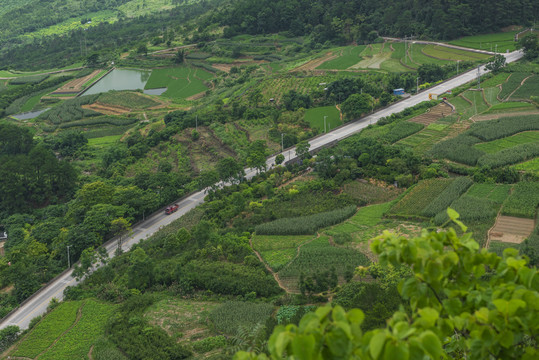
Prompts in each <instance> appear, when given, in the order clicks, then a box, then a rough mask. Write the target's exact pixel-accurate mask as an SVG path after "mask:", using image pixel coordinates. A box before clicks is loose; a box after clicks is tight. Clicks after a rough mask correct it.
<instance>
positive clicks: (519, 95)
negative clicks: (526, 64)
mask: <svg viewBox="0 0 539 360" xmlns="http://www.w3.org/2000/svg"><path fill="white" fill-rule="evenodd" d="M532 95H535V96H538V95H539V75H533V76H530V77H529V78H528V79H526V81H524V84H522V86H520V87H519V88H518V89H517V91H515V92H514V93H513V94H512V95H511V97H510V99H511V100H528V99H530V97H531V96H532Z"/></svg>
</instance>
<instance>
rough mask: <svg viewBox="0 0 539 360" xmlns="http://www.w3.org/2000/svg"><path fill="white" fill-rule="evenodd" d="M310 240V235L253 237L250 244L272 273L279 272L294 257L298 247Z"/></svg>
mask: <svg viewBox="0 0 539 360" xmlns="http://www.w3.org/2000/svg"><path fill="white" fill-rule="evenodd" d="M312 238H313V236H312V235H300V236H297V235H293V236H271V235H254V236H253V239H252V243H253V247H254V249H255V250H256V251H258V252H259V253H260V255H261V256H262V258H263V259H264V261H265V262H266V264H268V266H269V267H270V268H272V269H273V271H279V270H280V269H281V268H282V267H283V266H285V265H286V264H288V263H289V262H290V261H291V260H292V259H293V258H294V257H295V256H296V253H297V251H298V250H297V248H298V246H300V245H301V244H303V243H305V242H307V241H309V240H311V239H312Z"/></svg>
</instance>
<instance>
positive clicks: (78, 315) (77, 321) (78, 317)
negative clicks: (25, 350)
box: [36, 304, 84, 359]
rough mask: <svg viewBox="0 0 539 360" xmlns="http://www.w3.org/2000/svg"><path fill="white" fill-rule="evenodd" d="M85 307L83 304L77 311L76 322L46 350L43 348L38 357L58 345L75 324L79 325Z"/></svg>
mask: <svg viewBox="0 0 539 360" xmlns="http://www.w3.org/2000/svg"><path fill="white" fill-rule="evenodd" d="M83 307H84V304H82V305H81V307H80V308H79V310H78V311H77V318H76V319H75V322H74V323H73V324H71V326H70V327H69V328H68V329H67V330H66V331H64V332H63V333H62V334H61V335H60V336H58V337H57V338H56V340H54V341H53V343H52V344H51V345H50V346H49V347H48V348H46V349H45V350H43V351H42V352H41V353H40V354H39V355H38V356H36V359H39V357H40V356H41V355H43V354H45V353H46V352H47V351H49V350H50V349H51V348H52V347H53V346H54V345H56V343H57V342H58V341H60V339H61V338H63V337H64V335H65V334H67V333H68V332H69V331H71V329H73V328H74V327H75V325H77V324H78V323H79V321H80V319H81V318H82V308H83Z"/></svg>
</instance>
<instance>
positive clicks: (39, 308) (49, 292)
mask: <svg viewBox="0 0 539 360" xmlns="http://www.w3.org/2000/svg"><path fill="white" fill-rule="evenodd" d="M503 55H504V56H505V57H506V60H507V62H508V63H509V62H513V61H517V60H518V59H520V58H521V57H522V56H523V54H522V52H520V51H515V52H512V53H509V54H503ZM486 72H487V71H486V70H485V68H484V66H482V67H480V73H481V74H484V73H486ZM476 77H477V69H474V70H471V71H468V72H465V73H463V74H461V75H459V76H457V77H455V78H453V79H450V80H448V81H446V82H444V83H442V84H439V85H437V86H435V87H433V88H430V89H428V91H425V92H421V93H419V94H417V95H414V96H411V97H409V98H407V99H405V100H402V101H400V102H398V103H396V104H393V105H391V106H389V107H387V108H385V109H382V110H380V111H377V112H375V113H373V114H371V115H368V116H365V117H363V118H361V119H360V120H358V121H355V122H352V123H348V124H346V125H344V126H341V127H339V128H336V129H335V130H332V131H331V132H329V133H327V134H323V135H320V136H318V137H316V138H314V139H312V140H311V141H309V143H310V144H311V148H310V150H316V149H319V148H321V147H326V146H330V145H332V144H334V143H336V142H337V141H340V140H342V139H345V138H347V137H349V136H351V135H353V134H355V133H357V132H359V131H361V130H362V129H364V128H365V127H367V126H368V125H369V124H373V123H375V122H377V121H378V120H379V119H380V118H382V117H386V116H389V115H391V114H393V113H398V112H400V111H402V110H404V109H406V108H408V107H410V106H413V105H416V104H419V103H420V102H422V101H426V100H428V94H429V93H434V94H443V93H445V92H446V91H448V90H451V89H453V88H455V87H458V86H460V85H463V84H465V83H467V82H470V81H472V80H474V79H475V78H476ZM276 155H277V154H275V155H273V156H271V157H269V158H268V160H267V166H268V168H271V167H273V165H274V163H275V156H276ZM283 155H284V156H285V159H286V160H289V159H290V160H291V159H294V158H295V157H296V155H295V151H294V149H290V150H285V151H284V152H283ZM245 173H246V177H247V178H251V177H253V176H254V175H256V171H255V170H254V169H245ZM204 197H205V192H204V191H199V192H196V193H194V194H192V195H190V196H188V197H186V198H184V199H183V200H181V201H179V202H178V205H179V210H178V211H177V212H175V213H173V214H172V215H165V214H164V212H162V211H161V212H158V213H155V214H153V215H152V216H151V217H149V218H148V219H146V220H145V221H144V222H142V223H140V224H138V225H136V226H135V227H134V228H133V233H132V235H131V236H130V237H129V238H128V239H126V240H124V241H123V244H122V250H124V251H127V250H129V249H130V248H131V247H132V246H133V245H134V244H136V243H138V242H140V241H141V240H143V239H146V238H148V237H149V236H151V235H152V234H154V233H155V232H156V231H158V230H159V229H160V228H161V227H164V226H166V225H168V224H170V223H171V222H173V221H174V220H176V219H178V218H180V217H181V216H183V215H184V214H185V213H187V212H188V211H189V210H191V209H193V208H195V207H196V206H198V205H200V204H202V203H203V202H204ZM117 247H118V243H117V241H115V240H112V241H109V242H107V243H106V244H105V248H106V250H107V253H108V254H109V256H110V257H113V256H114V253H115V251H116V249H117ZM71 273H72V270H69V271H67V272H65V273H63V274H62V275H60V276H59V277H57V278H56V279H55V280H54V281H52V282H51V283H49V284H48V285H46V286H45V287H43V288H42V289H41V290H39V291H38V292H37V293H35V294H34V295H32V297H30V298H29V299H28V300H27V301H26V302H24V303H23V304H22V305H21V306H20V307H19V308H18V309H17V310H16V311H13V312H12V313H11V314H9V316H7V317H6V318H4V319H3V320H2V322H1V323H0V329H3V328H5V327H6V326H9V325H17V326H19V327H20V328H21V329H26V328H27V327H28V324H29V323H30V320H32V318H34V317H36V316H39V315H41V314H44V313H45V312H46V310H47V306H48V305H49V303H50V301H51V299H52V298H56V299H62V298H63V292H64V290H65V288H66V287H68V286H73V285H76V284H77V283H78V281H77V280H76V279H75V278H73V277H72V276H71Z"/></svg>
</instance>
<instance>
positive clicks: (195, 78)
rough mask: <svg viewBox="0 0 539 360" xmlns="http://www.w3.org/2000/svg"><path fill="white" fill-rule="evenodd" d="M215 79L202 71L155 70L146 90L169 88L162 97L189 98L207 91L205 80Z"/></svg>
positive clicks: (187, 69) (184, 68)
mask: <svg viewBox="0 0 539 360" xmlns="http://www.w3.org/2000/svg"><path fill="white" fill-rule="evenodd" d="M211 77H213V75H212V74H210V73H208V72H207V71H205V70H202V69H198V68H197V69H194V68H190V67H185V66H183V67H176V68H168V69H155V70H153V71H152V75H151V76H150V78H149V79H148V82H147V83H146V86H145V89H157V88H164V87H166V88H167V91H165V92H164V93H163V94H162V95H164V96H166V97H170V98H187V97H189V96H193V95H196V94H198V93H201V92H203V91H206V90H207V89H208V87H207V86H206V85H204V80H207V79H209V78H211Z"/></svg>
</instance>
